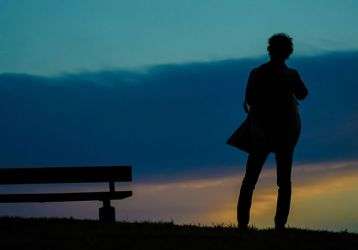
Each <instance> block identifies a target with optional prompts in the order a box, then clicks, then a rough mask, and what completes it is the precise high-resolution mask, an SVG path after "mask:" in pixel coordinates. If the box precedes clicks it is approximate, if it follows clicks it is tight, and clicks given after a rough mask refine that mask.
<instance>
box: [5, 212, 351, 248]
mask: <svg viewBox="0 0 358 250" xmlns="http://www.w3.org/2000/svg"><path fill="white" fill-rule="evenodd" d="M0 235H1V241H0V249H14V248H16V249H17V248H19V249H28V250H31V249H76V250H81V249H195V250H197V249H248V250H250V249H292V250H294V249H300V250H301V249H358V234H352V233H347V232H340V233H333V232H324V231H309V230H300V229H290V230H288V231H287V232H285V233H277V232H275V231H273V230H271V229H268V230H254V229H253V230H250V231H248V232H245V233H239V232H237V231H236V229H235V228H230V227H198V226H189V225H186V226H178V225H174V224H172V223H116V224H112V225H103V224H100V223H99V222H97V221H90V220H74V219H23V218H8V217H3V218H0Z"/></svg>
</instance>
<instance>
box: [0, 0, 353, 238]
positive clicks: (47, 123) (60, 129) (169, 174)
mask: <svg viewBox="0 0 358 250" xmlns="http://www.w3.org/2000/svg"><path fill="white" fill-rule="evenodd" d="M357 5H358V3H357V1H348V0H346V1H338V0H337V1H284V2H283V1H210V0H206V1H201V0H197V1H186V0H182V1H174V0H172V1H164V0H163V1H162V0H157V1H144V0H143V1H135V0H132V1H124V0H123V1H122V0H121V1H110V0H107V1H94V0H93V1H92V0H89V1H79V0H71V1H67V0H62V1H59V0H52V1H44V0H37V1H25V0H23V1H22V0H8V1H6V0H0V45H1V46H0V117H1V123H0V138H2V140H1V142H0V152H1V157H0V166H1V167H14V166H65V165H114V164H131V165H133V172H134V182H133V183H132V184H128V185H120V187H122V188H130V189H133V191H134V196H133V197H132V198H129V199H126V200H124V201H116V202H114V204H115V206H116V209H117V213H118V216H119V218H120V219H124V220H129V221H135V220H163V221H168V220H173V221H174V222H176V223H200V224H206V225H211V224H213V223H215V224H222V223H224V224H233V223H235V206H236V205H235V203H236V199H237V195H238V194H237V192H238V190H239V187H240V183H241V180H242V175H243V171H244V166H245V160H246V155H245V154H244V153H242V152H239V151H237V150H235V149H233V148H230V147H229V146H228V145H226V144H225V141H226V139H227V138H228V136H230V134H231V133H232V132H233V131H234V129H235V128H236V127H237V126H238V125H239V124H240V122H241V121H242V120H243V119H244V111H243V110H242V98H243V91H244V88H245V84H246V80H247V76H248V74H249V71H250V70H251V69H252V68H253V67H255V66H257V65H259V64H261V63H264V62H265V61H266V60H267V56H266V53H265V50H266V41H267V38H268V37H269V36H270V35H271V34H273V33H276V32H287V33H288V34H290V35H291V36H292V37H293V39H294V43H295V54H294V55H293V57H292V59H290V60H289V62H288V64H289V65H290V66H291V67H294V68H296V69H298V70H299V72H300V74H301V76H302V78H303V80H304V81H305V82H306V85H307V87H308V89H309V91H310V94H309V97H308V98H307V100H305V101H304V102H302V103H301V104H300V111H301V117H302V123H303V130H302V134H301V138H300V141H299V144H298V146H297V148H296V152H295V153H296V154H295V167H294V171H293V179H294V195H293V207H292V211H291V215H290V218H289V224H290V225H292V226H296V227H309V228H316V229H330V230H344V229H348V230H350V231H355V232H358V220H357V219H358V218H357V215H356V211H357V209H358V199H357V198H356V197H357V196H356V195H355V194H356V192H357V191H358V184H357V183H358V182H357V179H358V172H357V171H358V170H357V165H358V164H357V163H358V161H357V160H358V159H357V155H358V150H357V149H358V114H357V110H358V103H357V101H356V95H355V93H356V92H357V86H356V79H355V78H354V77H353V76H354V75H355V72H357V70H358V34H357V33H356V32H354V31H355V28H354V26H355V24H356V23H357V21H358V20H357V19H358V15H357V14H358V13H357V10H358V8H357V7H358V6H357ZM274 167H275V165H274V161H273V159H272V157H271V158H270V159H269V160H268V162H267V164H266V167H265V169H264V172H263V175H262V177H261V178H260V182H259V184H258V188H257V192H256V194H255V201H254V206H253V216H252V217H253V221H252V223H253V224H254V225H256V226H258V227H268V226H272V224H273V214H274V205H275V204H274V203H275V199H276V198H275V195H276V186H275V172H274V170H275V168H274ZM65 186H66V187H64V186H48V187H47V186H46V189H53V190H54V191H56V190H68V191H73V190H78V189H82V190H92V189H95V190H97V189H103V186H98V185H85V186H83V185H77V186H71V185H69V186H68V185H65ZM0 188H1V189H0V190H1V192H14V191H19V192H20V191H23V192H28V191H34V192H36V191H39V190H40V191H41V190H43V186H41V185H40V186H31V187H28V186H25V187H24V186H19V187H8V186H4V187H0ZM98 205H99V204H97V203H96V202H82V203H81V202H78V203H69V204H67V203H66V204H26V205H25V204H11V205H4V204H0V215H21V216H65V217H68V216H74V217H79V218H96V216H97V208H98Z"/></svg>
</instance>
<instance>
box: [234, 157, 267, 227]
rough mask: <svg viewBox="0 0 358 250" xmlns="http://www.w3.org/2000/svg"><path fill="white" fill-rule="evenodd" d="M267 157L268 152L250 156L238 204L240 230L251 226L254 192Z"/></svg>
mask: <svg viewBox="0 0 358 250" xmlns="http://www.w3.org/2000/svg"><path fill="white" fill-rule="evenodd" d="M267 156H268V153H267V152H254V153H250V154H249V156H248V159H247V162H246V172H245V176H244V179H243V181H242V184H241V189H240V195H239V200H238V203H237V222H238V224H239V228H247V226H248V224H249V220H250V208H251V202H252V195H253V191H254V189H255V185H256V183H257V180H258V178H259V175H260V172H261V169H262V166H263V165H264V163H265V161H266V158H267Z"/></svg>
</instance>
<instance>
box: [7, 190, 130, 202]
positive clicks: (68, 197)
mask: <svg viewBox="0 0 358 250" xmlns="http://www.w3.org/2000/svg"><path fill="white" fill-rule="evenodd" d="M130 196H132V191H115V192H87V193H40V194H0V203H16V202H65V201H104V200H121V199H125V198H127V197H130Z"/></svg>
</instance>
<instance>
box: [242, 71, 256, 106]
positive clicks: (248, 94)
mask: <svg viewBox="0 0 358 250" xmlns="http://www.w3.org/2000/svg"><path fill="white" fill-rule="evenodd" d="M255 72H256V69H253V70H252V71H251V72H250V75H249V78H248V80H247V84H246V90H245V98H244V110H245V112H246V113H248V112H249V109H250V106H251V105H252V103H253V98H254V97H253V93H254V85H255V82H256V80H257V79H256V78H257V77H256V73H255Z"/></svg>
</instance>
